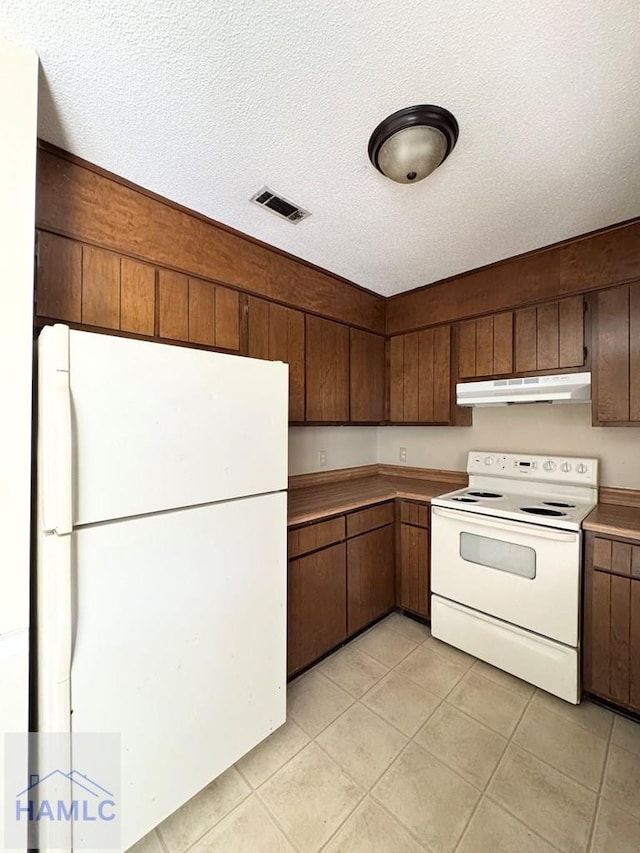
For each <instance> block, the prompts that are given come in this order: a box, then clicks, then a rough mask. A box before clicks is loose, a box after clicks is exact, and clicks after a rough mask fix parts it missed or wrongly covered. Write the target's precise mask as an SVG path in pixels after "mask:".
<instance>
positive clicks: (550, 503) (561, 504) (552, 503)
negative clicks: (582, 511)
mask: <svg viewBox="0 0 640 853" xmlns="http://www.w3.org/2000/svg"><path fill="white" fill-rule="evenodd" d="M542 503H543V504H544V505H545V506H559V507H563V508H564V509H575V508H576V505H575V504H568V503H565V502H564V501H542Z"/></svg>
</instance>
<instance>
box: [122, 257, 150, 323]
mask: <svg viewBox="0 0 640 853" xmlns="http://www.w3.org/2000/svg"><path fill="white" fill-rule="evenodd" d="M155 282H156V271H155V269H154V268H153V267H150V266H148V265H147V264H141V263H138V261H132V260H131V259H130V258H122V259H121V261H120V328H121V329H122V331H123V332H134V333H137V334H139V335H153V334H154V333H155V303H156V284H155Z"/></svg>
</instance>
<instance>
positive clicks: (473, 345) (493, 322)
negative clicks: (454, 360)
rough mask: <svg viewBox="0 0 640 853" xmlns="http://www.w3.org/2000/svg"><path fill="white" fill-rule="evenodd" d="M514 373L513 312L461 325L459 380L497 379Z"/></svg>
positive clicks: (459, 328)
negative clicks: (502, 375) (495, 377)
mask: <svg viewBox="0 0 640 853" xmlns="http://www.w3.org/2000/svg"><path fill="white" fill-rule="evenodd" d="M512 371H513V313H512V312H511V311H508V312H505V313H504V314H493V315H491V316H490V317H480V318H479V319H478V320H467V321H465V322H464V323H459V324H458V377H459V378H460V379H472V378H475V377H477V376H495V375H497V374H505V373H511V372H512Z"/></svg>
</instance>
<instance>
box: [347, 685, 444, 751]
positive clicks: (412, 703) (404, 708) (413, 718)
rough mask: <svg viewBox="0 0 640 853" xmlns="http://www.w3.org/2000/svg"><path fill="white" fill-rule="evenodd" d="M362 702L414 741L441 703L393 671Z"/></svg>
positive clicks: (435, 697) (426, 691)
mask: <svg viewBox="0 0 640 853" xmlns="http://www.w3.org/2000/svg"><path fill="white" fill-rule="evenodd" d="M361 702H362V703H363V704H364V705H366V706H367V707H368V708H371V709H372V710H373V711H375V712H376V714H379V715H380V716H381V717H384V719H385V720H387V721H388V722H390V723H391V725H393V726H395V727H396V728H397V729H400V731H401V732H404V734H406V735H408V736H409V737H413V735H414V734H415V733H416V732H417V731H418V729H419V728H420V726H421V725H422V724H423V723H424V722H426V721H427V720H428V719H429V717H430V716H431V714H432V713H433V712H434V711H435V709H436V708H437V707H438V705H439V704H440V702H441V699H440V698H439V697H438V696H434V694H433V693H429V691H428V690H425V689H424V688H422V687H419V686H418V685H417V684H415V683H414V682H413V681H409V679H408V678H405V677H404V675H400V673H399V672H395V671H394V672H390V673H389V674H388V675H385V677H384V678H383V679H382V680H381V681H379V682H378V683H377V684H376V685H374V686H373V687H372V688H371V690H369V692H368V693H365V695H364V696H363V697H362V699H361Z"/></svg>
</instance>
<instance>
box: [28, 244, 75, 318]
mask: <svg viewBox="0 0 640 853" xmlns="http://www.w3.org/2000/svg"><path fill="white" fill-rule="evenodd" d="M81 311H82V246H81V245H80V243H75V242H74V241H73V240H67V239H66V238H64V237H58V236H57V235H55V234H49V233H47V232H46V231H39V232H38V259H37V267H36V313H37V315H38V316H39V317H46V318H48V319H52V320H65V321H66V322H68V323H80V322H81V319H82V318H81Z"/></svg>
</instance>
